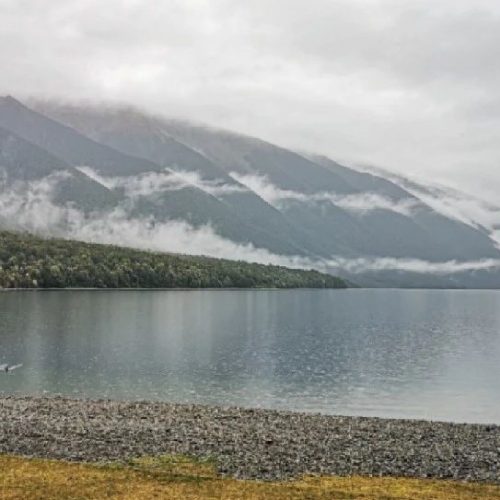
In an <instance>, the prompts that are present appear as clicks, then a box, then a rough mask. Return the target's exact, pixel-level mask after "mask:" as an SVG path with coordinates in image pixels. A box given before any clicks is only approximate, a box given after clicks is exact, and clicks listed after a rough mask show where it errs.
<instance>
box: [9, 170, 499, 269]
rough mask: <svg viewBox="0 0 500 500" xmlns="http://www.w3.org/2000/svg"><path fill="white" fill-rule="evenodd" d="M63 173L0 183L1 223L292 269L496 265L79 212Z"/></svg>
mask: <svg viewBox="0 0 500 500" xmlns="http://www.w3.org/2000/svg"><path fill="white" fill-rule="evenodd" d="M69 175H71V174H70V173H69V172H61V173H57V174H52V175H50V176H48V177H46V178H43V179H40V180H35V181H29V182H27V181H15V182H12V183H10V184H9V185H8V186H7V185H5V180H4V183H3V184H2V185H0V214H1V215H0V221H1V222H2V225H3V226H4V227H10V228H12V229H22V230H26V231H30V232H34V233H38V234H42V235H51V236H58V237H64V238H70V239H76V240H82V241H88V242H95V243H109V244H116V245H122V246H129V247H133V248H140V249H145V250H156V251H163V252H174V253H183V254H194V255H206V256H211V257H217V258H226V259H231V260H245V261H249V262H258V263H262V264H274V265H281V266H287V267H292V268H305V269H317V270H319V271H324V272H335V271H344V272H348V273H352V274H354V275H356V274H362V273H366V272H378V271H388V270H394V271H408V272H415V273H424V274H435V275H445V274H454V273H463V272H467V271H493V270H498V269H500V260H495V259H484V260H478V261H471V262H457V261H448V262H428V261H424V260H419V259H394V258H374V257H359V258H353V259H347V258H343V257H338V256H332V257H331V258H330V259H313V258H308V257H304V256H298V255H295V256H293V255H292V256H290V255H278V254H274V253H272V252H269V251H268V250H267V249H265V248H256V247H254V246H253V245H251V244H246V245H244V244H238V243H235V242H233V241H230V240H227V239H225V238H223V237H221V236H220V235H218V234H217V233H216V232H215V231H214V229H213V228H212V227H211V226H210V225H205V226H201V227H193V226H191V225H190V224H188V223H186V222H185V221H182V220H171V221H168V222H165V223H156V222H155V221H153V219H152V218H148V217H147V218H130V216H129V214H128V212H127V207H124V206H119V207H116V208H115V209H113V210H110V211H106V212H94V213H90V214H86V213H83V212H82V211H81V210H79V209H78V208H76V207H75V206H74V205H72V204H67V205H66V206H60V205H59V204H56V203H54V201H53V197H54V192H55V190H56V188H57V186H58V184H59V182H61V181H62V180H64V179H67V177H68V176H69Z"/></svg>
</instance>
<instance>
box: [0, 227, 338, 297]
mask: <svg viewBox="0 0 500 500" xmlns="http://www.w3.org/2000/svg"><path fill="white" fill-rule="evenodd" d="M345 286H346V284H345V282H344V281H343V280H341V279H340V278H337V277H334V276H331V275H328V274H323V273H320V272H317V271H314V270H296V269H288V268H285V267H281V266H273V265H263V264H252V263H248V262H242V261H232V260H225V259H215V258H209V257H196V256H189V255H178V254H167V253H160V252H149V251H142V250H134V249H131V248H123V247H117V246H113V245H102V244H94V243H84V242H80V241H72V240H63V239H52V238H51V239H46V238H42V237H38V236H34V235H31V234H26V233H16V232H11V231H0V287H1V288H267V287H269V288H345Z"/></svg>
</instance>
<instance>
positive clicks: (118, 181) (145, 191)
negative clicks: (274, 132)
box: [78, 166, 247, 198]
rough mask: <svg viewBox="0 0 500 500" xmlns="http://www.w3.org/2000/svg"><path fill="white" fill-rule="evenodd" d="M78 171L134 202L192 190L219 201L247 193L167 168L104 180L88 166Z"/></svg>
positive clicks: (193, 174) (190, 173)
mask: <svg viewBox="0 0 500 500" xmlns="http://www.w3.org/2000/svg"><path fill="white" fill-rule="evenodd" d="M78 170H79V171H80V172H82V173H84V174H85V175H87V176H88V177H90V178H91V179H93V180H95V181H97V182H99V183H100V184H102V185H103V186H106V187H107V188H109V189H121V190H123V191H124V193H125V195H126V196H128V197H130V198H137V197H140V196H148V195H151V194H154V193H160V192H164V191H177V190H181V189H185V188H189V187H191V188H193V187H195V188H198V189H201V190H202V191H205V192H206V193H208V194H210V195H212V196H215V197H219V196H223V195H225V194H231V193H241V192H245V191H247V188H245V187H244V186H241V185H238V184H228V183H227V182H224V181H223V180H221V179H220V180H219V179H215V180H207V179H203V178H202V177H201V176H200V174H199V173H198V172H188V171H185V170H175V171H174V170H172V169H169V168H165V169H164V170H163V171H162V172H146V173H144V174H140V175H136V176H127V177H122V176H120V177H118V176H114V177H109V176H103V175H100V174H99V173H98V172H97V171H96V170H94V169H93V168H91V167H86V166H81V167H78Z"/></svg>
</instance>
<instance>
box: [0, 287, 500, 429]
mask: <svg viewBox="0 0 500 500" xmlns="http://www.w3.org/2000/svg"><path fill="white" fill-rule="evenodd" d="M1 363H11V364H14V363H23V365H24V366H23V367H22V368H20V369H18V370H16V371H14V372H12V373H10V374H5V373H0V392H3V393H4V394H6V393H20V394H44V393H48V394H54V393H60V394H65V395H70V396H73V397H94V398H97V397H99V398H100V397H106V398H115V399H157V400H165V401H178V402H196V403H208V404H221V405H244V406H252V407H267V408H281V409H292V410H303V411H313V412H323V413H330V414H350V415H367V416H382V417H398V418H399V417H410V418H428V419H440V420H451V421H468V422H496V423H500V292H496V291H440V290H434V291H422V290H406V291H405V290H331V291H325V290H290V291H288V290H286V291H285V290H283V291H271V290H269V291H268V290H262V291H102V292H98V291H54V292H48V291H47V292H3V293H0V364H1Z"/></svg>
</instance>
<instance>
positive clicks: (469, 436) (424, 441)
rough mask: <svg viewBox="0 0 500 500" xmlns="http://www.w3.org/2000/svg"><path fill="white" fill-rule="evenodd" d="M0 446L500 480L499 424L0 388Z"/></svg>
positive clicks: (272, 475) (58, 454) (287, 469)
mask: <svg viewBox="0 0 500 500" xmlns="http://www.w3.org/2000/svg"><path fill="white" fill-rule="evenodd" d="M0 453H14V454H20V455H25V456H30V457H44V458H58V459H67V460H77V461H92V462H95V461H110V460H119V461H122V460H127V459H129V458H135V457H138V456H142V455H159V454H177V453H180V454H187V455H191V456H195V457H200V458H202V457H210V458H213V459H214V460H215V462H216V463H217V467H218V469H219V471H220V472H221V473H223V474H229V475H232V476H235V477H240V478H259V479H289V478H292V477H297V476H300V475H302V474H337V475H353V474H362V475H374V476H379V475H391V476H406V477H429V478H430V477H432V478H447V479H457V480H467V481H487V482H491V483H499V484H500V426H497V425H472V424H452V423H443V422H427V421H416V420H388V419H377V418H360V417H333V416H324V415H310V414H301V413H291V412H278V411H269V410H251V409H241V408H217V407H205V406H196V405H176V404H167V403H151V402H139V403H135V402H134V403H125V402H114V401H88V400H72V399H64V398H59V397H57V398H34V397H0Z"/></svg>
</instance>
